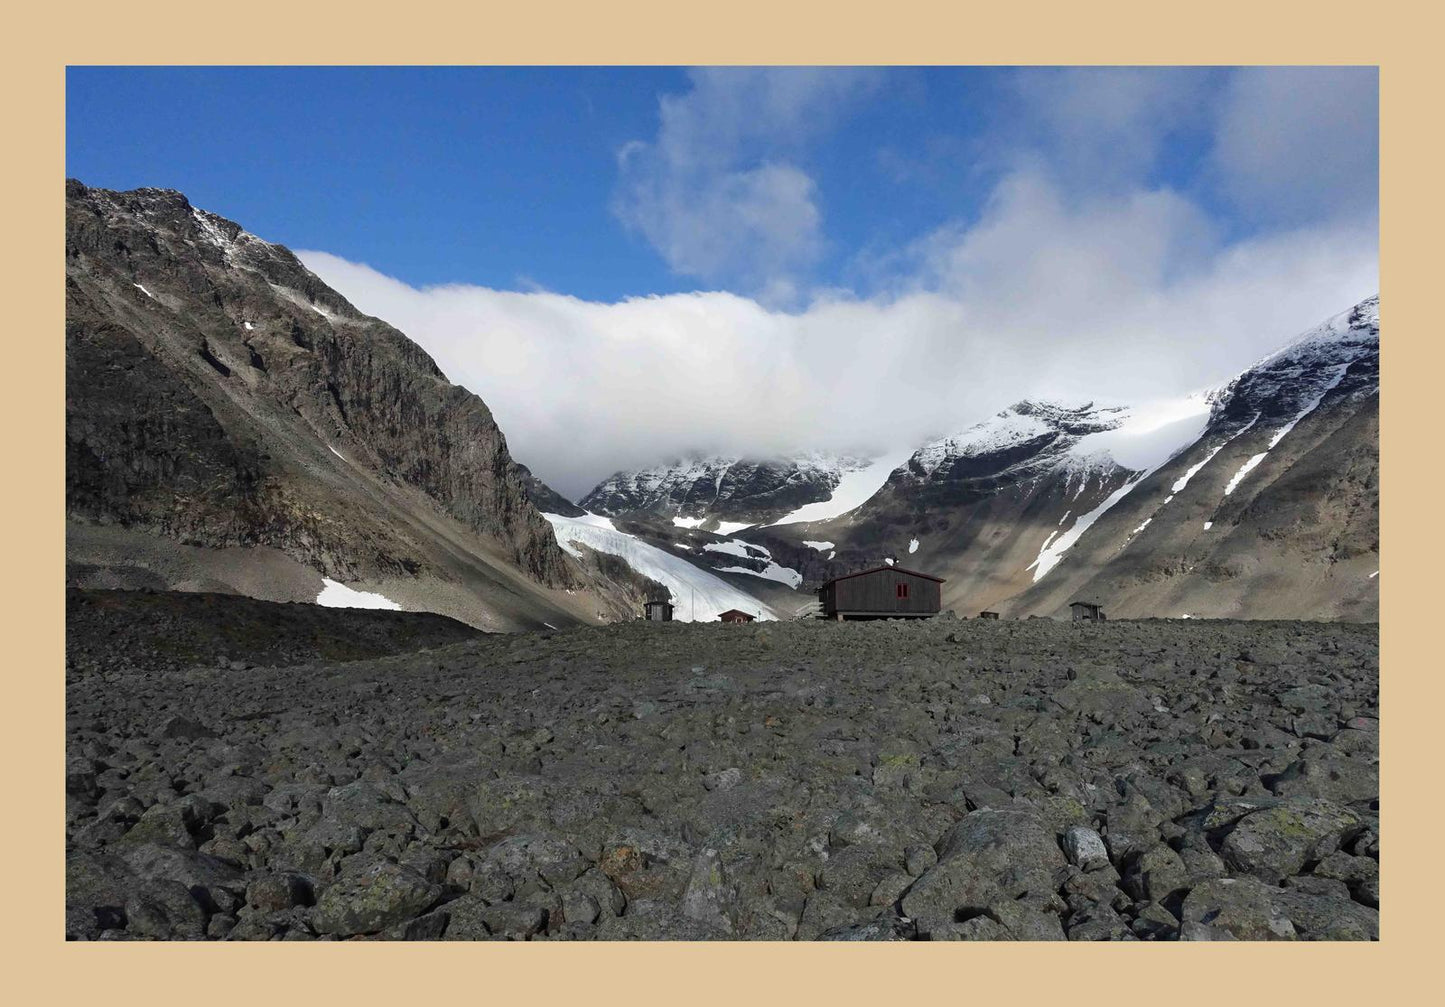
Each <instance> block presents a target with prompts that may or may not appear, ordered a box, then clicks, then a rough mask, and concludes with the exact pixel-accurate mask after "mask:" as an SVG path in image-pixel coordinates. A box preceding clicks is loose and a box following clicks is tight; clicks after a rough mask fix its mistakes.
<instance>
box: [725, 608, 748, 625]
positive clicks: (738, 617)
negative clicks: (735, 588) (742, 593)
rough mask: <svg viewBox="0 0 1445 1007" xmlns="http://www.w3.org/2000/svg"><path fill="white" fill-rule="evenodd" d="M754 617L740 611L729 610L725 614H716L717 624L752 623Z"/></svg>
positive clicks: (735, 609) (736, 609)
mask: <svg viewBox="0 0 1445 1007" xmlns="http://www.w3.org/2000/svg"><path fill="white" fill-rule="evenodd" d="M753 619H754V616H753V615H752V614H751V613H748V612H744V611H743V610H742V609H738V608H730V609H728V610H727V611H726V612H720V613H718V617H717V620H718V622H752V621H753Z"/></svg>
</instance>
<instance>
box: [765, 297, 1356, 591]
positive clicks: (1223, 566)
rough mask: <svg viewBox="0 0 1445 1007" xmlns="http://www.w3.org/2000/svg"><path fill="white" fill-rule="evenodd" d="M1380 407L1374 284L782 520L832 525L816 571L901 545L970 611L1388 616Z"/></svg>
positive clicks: (1022, 408) (796, 536) (1019, 408)
mask: <svg viewBox="0 0 1445 1007" xmlns="http://www.w3.org/2000/svg"><path fill="white" fill-rule="evenodd" d="M1378 406H1379V299H1378V297H1373V298H1370V299H1368V300H1366V301H1364V302H1362V303H1360V304H1358V305H1356V306H1355V307H1354V308H1352V309H1350V310H1349V311H1346V312H1343V313H1341V314H1340V315H1338V316H1336V317H1334V318H1331V319H1329V320H1328V321H1326V322H1325V323H1324V324H1322V325H1321V326H1319V327H1318V328H1316V329H1314V330H1312V331H1310V332H1307V333H1305V334H1304V335H1303V336H1301V337H1300V338H1299V339H1297V340H1295V341H1294V342H1292V343H1291V344H1289V345H1288V346H1286V347H1284V348H1282V349H1281V350H1279V351H1278V352H1276V353H1274V354H1271V355H1270V356H1269V357H1266V358H1265V359H1264V360H1262V361H1260V362H1258V363H1257V364H1255V365H1254V366H1253V367H1250V368H1249V369H1247V370H1246V371H1244V372H1243V373H1242V374H1239V375H1237V376H1236V377H1234V378H1233V379H1231V380H1229V381H1226V382H1224V383H1223V384H1221V385H1219V386H1217V387H1214V388H1208V389H1204V390H1201V391H1200V392H1198V393H1195V394H1193V395H1188V396H1183V397H1180V398H1178V399H1174V400H1168V401H1154V402H1144V403H1140V404H1134V405H1116V404H1111V405H1101V404H1096V403H1050V402H1033V401H1025V402H1019V403H1017V404H1015V405H1013V406H1011V407H1010V408H1008V409H1006V410H1004V411H1003V412H1001V413H999V414H998V415H996V416H993V417H990V418H989V419H987V420H985V421H984V422H982V423H979V424H976V425H974V426H972V427H970V428H968V429H966V430H963V431H961V432H959V433H957V434H954V435H951V436H948V437H944V438H940V439H938V440H935V441H933V442H931V443H929V444H926V445H924V446H923V447H921V448H920V449H918V450H917V451H916V452H914V453H913V455H912V456H911V457H909V458H908V460H907V461H906V462H904V463H903V464H902V465H900V466H899V467H898V468H897V469H895V470H894V471H893V472H892V473H891V474H890V475H889V477H888V480H887V482H886V483H885V484H884V485H883V486H882V487H881V488H880V489H879V491H878V492H877V493H875V494H874V495H873V496H872V497H870V498H869V499H868V500H867V501H866V502H864V503H863V504H862V505H861V506H859V507H857V508H855V509H854V510H852V511H849V512H847V513H845V514H842V515H840V516H838V517H836V518H833V519H830V520H826V521H820V522H813V523H806V524H803V525H800V526H798V527H796V528H780V527H773V528H769V529H767V532H768V533H769V534H770V535H771V536H774V537H779V536H780V537H782V538H784V539H786V540H788V541H790V542H792V543H793V544H796V545H802V544H805V543H806V542H808V541H820V540H821V541H824V542H826V543H828V546H829V551H828V559H827V561H826V562H825V563H822V564H815V565H814V566H813V567H812V568H810V569H808V570H806V571H805V573H806V575H807V576H806V584H805V586H809V587H811V586H813V585H814V584H816V583H817V582H818V581H819V580H821V579H826V577H828V576H834V575H836V574H837V573H840V572H846V571H848V570H853V569H858V568H861V567H864V566H869V565H873V564H876V563H877V562H878V561H879V560H880V559H883V558H892V559H894V560H895V561H897V562H902V563H904V564H905V565H909V566H913V567H916V568H919V569H923V570H927V571H929V572H932V573H934V574H937V575H939V576H943V577H946V578H948V579H947V582H946V584H945V586H944V597H943V604H944V607H945V608H954V609H956V610H958V611H959V612H961V613H965V614H970V613H973V612H976V611H979V610H982V609H997V610H1000V611H1002V612H1004V613H1005V614H1011V615H1018V616H1027V615H1053V616H1056V615H1061V614H1063V613H1065V612H1066V610H1067V605H1068V602H1069V601H1071V600H1073V599H1075V598H1077V597H1086V598H1089V599H1091V600H1098V601H1099V602H1100V603H1102V604H1103V605H1104V606H1105V609H1106V611H1108V612H1110V613H1112V614H1114V615H1116V616H1168V617H1180V616H1184V615H1189V616H1214V617H1253V618H1347V619H1365V620H1368V619H1375V618H1378V611H1379V601H1378V582H1377V580H1376V579H1375V577H1374V574H1375V573H1376V572H1377V571H1378V569H1379V562H1378V554H1379V541H1378V520H1379V519H1378V512H1379V491H1378V469H1379V436H1378ZM743 534H747V535H749V536H751V532H749V533H743ZM770 544H771V543H770ZM775 551H776V546H775ZM820 565H821V567H822V568H821V569H819V568H818V567H819V566H820Z"/></svg>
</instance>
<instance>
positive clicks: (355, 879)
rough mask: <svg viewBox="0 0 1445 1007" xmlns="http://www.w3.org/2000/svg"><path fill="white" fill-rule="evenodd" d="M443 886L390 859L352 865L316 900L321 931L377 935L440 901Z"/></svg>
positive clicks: (316, 923) (316, 920)
mask: <svg viewBox="0 0 1445 1007" xmlns="http://www.w3.org/2000/svg"><path fill="white" fill-rule="evenodd" d="M441 893H442V890H441V887H440V886H439V885H434V884H432V883H431V882H429V881H427V879H426V878H424V877H422V876H421V875H420V874H418V873H417V872H416V871H414V870H412V869H411V868H409V867H403V866H401V865H400V864H394V863H391V862H389V861H385V860H382V861H374V862H371V863H367V864H361V865H357V866H355V867H350V866H348V869H346V870H345V871H343V873H342V875H341V877H339V878H337V879H336V881H334V882H333V883H332V884H330V885H329V886H327V888H326V890H325V891H324V892H322V893H321V898H320V899H318V900H317V902H316V909H315V912H314V913H313V914H312V923H313V925H314V926H315V927H316V930H317V932H318V933H323V934H336V935H338V936H341V937H346V936H351V935H353V934H374V933H378V932H380V931H382V930H385V929H387V928H388V927H391V926H395V925H396V924H398V923H402V922H404V921H406V920H409V919H411V918H412V917H414V916H419V915H421V914H422V913H423V912H425V911H426V910H428V909H430V908H431V907H432V906H433V905H435V904H436V901H437V899H438V898H440V896H441Z"/></svg>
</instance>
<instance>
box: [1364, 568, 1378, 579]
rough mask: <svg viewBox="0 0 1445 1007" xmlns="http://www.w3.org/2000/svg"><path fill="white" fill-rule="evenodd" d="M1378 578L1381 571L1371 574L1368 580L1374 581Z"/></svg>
mask: <svg viewBox="0 0 1445 1007" xmlns="http://www.w3.org/2000/svg"><path fill="white" fill-rule="evenodd" d="M1378 576H1380V571H1378V570H1376V571H1375V572H1374V573H1372V574H1370V576H1369V577H1367V578H1366V580H1374V579H1375V578H1376V577H1378Z"/></svg>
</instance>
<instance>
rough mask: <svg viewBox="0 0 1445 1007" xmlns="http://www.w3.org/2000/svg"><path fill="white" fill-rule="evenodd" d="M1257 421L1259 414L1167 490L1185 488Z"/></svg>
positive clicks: (1171, 495)
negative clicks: (1210, 461) (1214, 458)
mask: <svg viewBox="0 0 1445 1007" xmlns="http://www.w3.org/2000/svg"><path fill="white" fill-rule="evenodd" d="M1258 421H1259V414H1258V413H1255V415H1254V418H1253V419H1251V420H1250V421H1249V422H1248V423H1246V424H1245V425H1244V426H1242V427H1240V428H1239V429H1238V430H1236V431H1235V432H1234V433H1232V434H1230V435H1229V436H1228V437H1227V438H1225V439H1224V440H1223V441H1220V442H1219V444H1218V445H1217V446H1216V447H1214V448H1212V449H1211V450H1210V452H1209V454H1207V455H1205V456H1204V460H1203V461H1202V462H1200V463H1199V464H1198V465H1194V466H1191V467H1190V469H1189V471H1187V472H1185V473H1184V474H1183V475H1182V476H1180V477H1179V478H1178V479H1176V480H1174V485H1173V486H1171V487H1169V488H1170V489H1171V490H1172V491H1173V493H1178V492H1180V491H1181V490H1183V489H1184V487H1186V486H1188V485H1189V480H1191V479H1193V478H1194V476H1195V474H1196V473H1197V472H1198V471H1199V470H1200V469H1202V468H1204V466H1205V465H1208V464H1209V460H1210V459H1211V458H1213V457H1214V456H1215V455H1217V454H1219V452H1220V451H1221V450H1222V449H1223V448H1224V446H1225V445H1227V444H1228V443H1229V442H1230V441H1232V440H1234V439H1235V438H1236V437H1238V436H1239V435H1240V434H1242V433H1244V432H1245V431H1246V430H1248V429H1249V428H1250V427H1252V426H1254V425H1255V423H1256V422H1258ZM1173 493H1171V494H1170V496H1169V500H1173V499H1174V496H1173ZM1169 500H1165V501H1164V502H1165V503H1168V502H1169Z"/></svg>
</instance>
